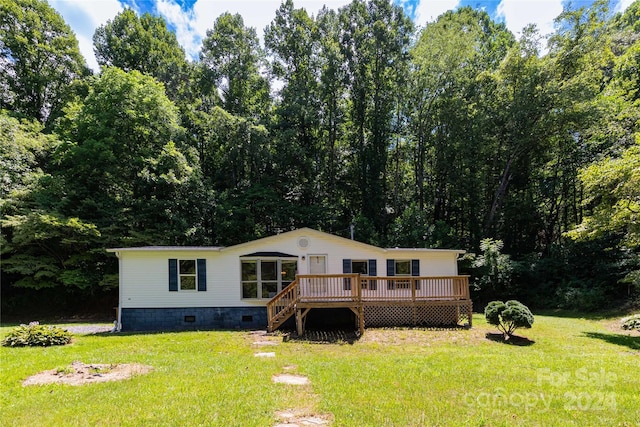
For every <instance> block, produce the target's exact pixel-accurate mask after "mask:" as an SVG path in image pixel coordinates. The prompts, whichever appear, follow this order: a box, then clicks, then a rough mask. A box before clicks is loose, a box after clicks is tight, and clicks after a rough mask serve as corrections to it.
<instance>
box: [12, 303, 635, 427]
mask: <svg viewBox="0 0 640 427" xmlns="http://www.w3.org/2000/svg"><path fill="white" fill-rule="evenodd" d="M474 325H475V326H474V328H473V329H471V330H442V331H438V330H423V329H388V330H385V329H371V330H367V331H366V332H365V335H364V336H363V337H362V339H360V340H358V341H356V342H355V343H353V344H348V343H344V342H342V343H333V344H326V343H324V344H318V343H310V342H300V341H294V340H292V341H288V342H283V340H282V338H281V337H279V336H276V337H265V339H268V340H272V341H275V342H277V345H270V346H257V345H255V344H253V343H254V341H255V340H256V338H255V336H254V335H251V334H249V333H248V332H229V331H222V332H219V331H207V332H177V333H159V334H131V335H128V334H115V335H112V334H105V335H79V336H76V338H75V339H74V341H73V343H72V344H70V345H67V346H62V347H48V348H5V347H2V348H0V356H1V364H0V369H1V371H0V393H1V399H2V400H1V407H0V410H1V411H0V425H2V426H4V427H8V426H85V425H86V426H113V425H132V426H141V425H168V426H187V425H188V426H197V425H202V426H273V425H275V424H277V423H278V420H277V418H276V415H275V414H276V412H277V411H284V410H292V411H293V412H296V411H297V412H299V413H305V414H316V415H318V416H321V417H324V418H325V419H328V420H330V421H331V425H334V426H436V425H440V426H450V425H457V426H517V425H523V426H524V425H526V426H536V425H539V426H638V425H640V334H638V333H635V332H634V333H629V332H625V331H622V330H616V329H615V320H614V319H597V320H590V319H580V318H570V317H555V316H536V323H535V325H534V327H533V329H530V330H519V331H518V332H517V333H518V334H519V335H523V336H526V337H527V338H528V339H529V340H530V341H532V342H533V343H532V342H527V341H521V342H519V344H523V345H507V344H503V343H500V342H496V341H491V340H489V339H487V338H486V334H487V333H494V332H497V331H496V330H494V329H493V327H491V326H489V325H487V324H486V323H485V321H484V318H483V317H482V316H480V315H476V316H475V317H474ZM9 329H10V328H7V327H3V328H0V332H1V333H2V335H3V336H4V335H5V334H6V333H7V332H8V331H9ZM526 344H528V345H526ZM256 352H275V353H276V357H275V358H257V357H255V356H254V354H255V353H256ZM74 361H82V362H85V363H110V364H124V363H139V364H144V365H150V366H152V367H153V370H152V371H151V372H150V373H148V374H146V375H139V376H135V377H133V378H130V379H127V380H123V381H118V382H105V383H96V384H88V385H83V386H69V385H60V384H53V385H40V386H27V387H24V386H22V381H23V380H25V379H26V378H27V377H29V376H31V375H34V374H36V373H39V372H41V371H44V370H50V369H63V368H64V367H66V366H68V365H70V364H71V363H72V362H74ZM285 372H286V373H292V374H300V375H304V376H306V377H307V378H308V379H309V380H310V381H311V384H310V385H303V386H295V385H286V384H275V383H273V382H272V381H271V378H272V376H274V375H276V374H281V373H285Z"/></svg>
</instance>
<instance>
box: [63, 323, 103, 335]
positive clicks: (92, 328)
mask: <svg viewBox="0 0 640 427" xmlns="http://www.w3.org/2000/svg"><path fill="white" fill-rule="evenodd" d="M61 328H62V329H66V330H67V331H69V332H71V333H72V334H81V335H86V334H100V333H104V332H111V331H112V330H113V325H105V324H100V325H75V326H61Z"/></svg>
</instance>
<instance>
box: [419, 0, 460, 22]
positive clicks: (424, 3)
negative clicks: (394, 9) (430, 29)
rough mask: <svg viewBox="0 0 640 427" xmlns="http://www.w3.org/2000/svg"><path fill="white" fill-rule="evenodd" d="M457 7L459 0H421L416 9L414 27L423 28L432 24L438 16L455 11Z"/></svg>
mask: <svg viewBox="0 0 640 427" xmlns="http://www.w3.org/2000/svg"><path fill="white" fill-rule="evenodd" d="M459 5H460V0H421V1H420V2H419V3H418V7H416V25H418V26H424V25H425V24H427V23H428V22H433V21H435V20H436V19H438V16H440V15H442V14H443V13H445V12H446V11H448V10H454V9H456V8H457V7H458V6H459Z"/></svg>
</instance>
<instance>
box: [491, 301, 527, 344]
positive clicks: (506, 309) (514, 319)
mask: <svg viewBox="0 0 640 427" xmlns="http://www.w3.org/2000/svg"><path fill="white" fill-rule="evenodd" d="M484 317H485V318H486V319H487V322H488V323H489V324H491V325H495V326H497V327H498V329H499V330H500V331H501V332H502V333H503V334H504V337H505V339H509V338H510V337H511V336H513V333H514V332H515V330H516V329H518V328H531V326H532V325H533V314H531V311H530V310H529V308H528V307H527V306H526V305H524V304H522V303H521V302H519V301H515V300H510V301H507V302H506V303H504V302H502V301H491V302H490V303H489V304H487V306H486V307H485V309H484Z"/></svg>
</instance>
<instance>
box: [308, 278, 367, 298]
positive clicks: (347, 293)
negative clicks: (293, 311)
mask: <svg viewBox="0 0 640 427" xmlns="http://www.w3.org/2000/svg"><path fill="white" fill-rule="evenodd" d="M296 278H297V280H298V282H299V283H300V301H302V302H335V301H360V275H359V274H330V275H329V274H298V275H297V276H296Z"/></svg>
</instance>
